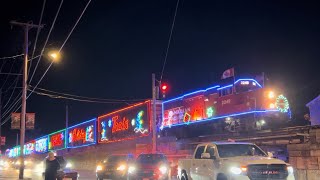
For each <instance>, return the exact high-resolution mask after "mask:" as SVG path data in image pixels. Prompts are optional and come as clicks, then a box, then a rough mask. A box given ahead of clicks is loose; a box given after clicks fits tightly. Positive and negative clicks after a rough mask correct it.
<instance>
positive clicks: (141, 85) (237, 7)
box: [0, 0, 320, 145]
mask: <svg viewBox="0 0 320 180" xmlns="http://www.w3.org/2000/svg"><path fill="white" fill-rule="evenodd" d="M59 2H60V1H58V0H47V5H46V9H45V12H44V17H43V23H44V24H45V27H44V29H43V30H42V31H41V34H40V36H39V41H38V46H37V50H36V54H39V53H40V51H41V49H42V47H43V44H44V41H45V38H46V36H47V34H48V31H49V29H50V26H51V24H52V21H53V18H54V15H55V13H56V11H57V8H58V5H59ZM86 2H87V1H86V0H79V1H72V0H65V2H64V4H63V5H62V9H61V13H60V15H59V17H58V19H57V22H56V25H55V27H54V29H53V32H52V34H51V37H50V39H49V43H48V48H54V47H60V46H61V44H62V42H63V40H64V39H65V38H66V36H67V34H68V32H69V31H70V30H71V28H72V26H73V24H74V23H75V21H76V20H77V18H78V17H79V15H80V13H81V11H82V10H83V8H84V6H85V5H86ZM42 3H43V1H42V0H29V1H21V0H20V1H19V0H10V1H7V2H6V4H4V3H2V4H1V7H0V36H1V38H0V40H1V41H0V46H1V48H0V57H3V56H10V55H15V54H21V53H22V50H23V49H22V44H23V31H22V30H21V29H20V28H18V27H13V28H12V29H11V27H10V25H9V21H10V20H17V21H22V22H27V21H33V22H34V23H38V21H39V17H40V12H41V7H42ZM175 5H176V1H174V0H152V1H150V0H138V1H133V0H92V2H91V4H90V6H89V7H88V9H87V11H86V13H85V15H84V16H83V18H82V20H81V21H80V23H79V24H78V26H77V27H76V29H75V31H74V32H73V34H72V36H71V37H70V39H69V41H68V42H67V44H66V46H65V47H64V48H63V58H62V60H61V62H60V63H59V64H55V65H54V66H53V67H52V68H51V69H50V70H49V72H48V74H47V76H45V78H44V80H43V81H42V82H41V84H40V85H39V87H42V88H46V89H50V90H54V91H59V92H65V93H70V94H77V95H82V96H90V97H98V98H115V99H145V98H149V97H151V73H152V72H155V73H157V76H158V77H159V76H160V73H161V69H162V64H163V60H164V55H165V50H166V46H167V42H168V37H169V32H170V26H171V23H172V20H173V15H174V10H175ZM319 19H320V11H319V9H318V6H317V4H316V3H312V2H311V1H310V2H305V1H292V0H290V1H289V0H288V1H278V0H274V1H272V0H265V1H263V0H261V1H238V0H233V1H226V0H223V1H222V0H220V1H214V0H196V1H195V0H180V4H179V8H178V13H177V17H176V24H175V27H174V31H173V38H172V41H171V47H170V51H169V55H168V61H167V66H166V68H165V73H164V80H165V81H167V82H168V83H169V84H170V87H171V90H170V92H169V94H168V96H169V97H172V96H176V95H178V94H181V93H184V92H188V91H192V90H194V89H199V88H204V87H208V86H210V85H212V84H214V83H215V82H217V81H218V80H219V78H220V76H221V74H222V72H223V71H224V70H225V69H228V68H230V67H235V70H236V74H237V75H238V76H240V75H242V74H253V75H254V74H258V73H261V72H265V73H266V75H267V77H268V78H269V80H270V81H269V82H270V84H271V85H274V86H276V87H280V88H282V89H283V90H284V92H285V94H286V95H287V96H288V97H289V101H290V102H291V106H292V109H293V111H294V113H295V115H296V116H295V117H297V118H300V117H302V115H303V113H305V112H306V111H307V109H306V108H305V104H306V103H307V102H309V101H310V100H311V99H312V98H314V97H316V96H317V95H318V94H319V92H320V78H319V77H320V71H319V67H320V66H319V65H320V63H319V57H320V43H319V42H320V35H319V32H320V25H319V24H320V23H319ZM35 32H36V30H35V29H33V30H31V31H30V37H29V38H30V49H31V50H32V45H33V43H34V39H35ZM21 62H22V61H21V59H19V58H18V59H16V60H1V62H0V63H1V66H2V64H4V65H3V68H2V69H1V72H15V73H17V72H19V70H20V67H21ZM34 63H35V62H33V66H32V70H33V68H34ZM48 63H49V62H48V60H47V59H45V58H42V60H41V62H40V65H39V68H38V69H37V71H36V76H35V78H34V80H33V81H32V82H31V85H35V84H36V82H37V81H38V80H39V78H40V76H41V75H42V74H43V73H44V71H45V69H46V68H47V66H48ZM11 67H12V68H11ZM5 79H6V76H5V75H1V76H0V82H1V83H0V85H1V86H2V85H3V84H4V86H3V91H6V92H5V94H3V103H6V102H7V101H8V99H9V97H10V95H11V93H12V90H10V89H9V90H7V89H6V88H8V87H9V86H10V85H11V82H12V81H13V80H14V79H15V77H14V76H11V77H9V78H8V80H7V82H6V83H4V82H5ZM20 84H21V82H20V81H19V85H18V87H21V86H20ZM19 92H20V89H15V91H14V95H13V97H16V96H17V95H18V93H19ZM68 103H69V105H70V124H76V123H77V122H81V121H84V120H87V119H90V118H92V117H96V116H98V115H101V114H103V113H106V112H109V111H111V110H112V109H115V108H118V107H121V106H125V104H96V103H83V102H68ZM9 104H11V102H10V103H9ZM65 104H66V102H65V101H64V100H57V99H50V98H48V97H44V96H39V95H32V96H31V97H30V98H29V99H28V105H27V111H28V112H36V128H37V130H35V131H29V132H28V134H27V135H28V136H30V137H32V136H35V137H38V136H40V135H44V134H46V133H49V132H52V131H55V130H59V129H62V128H63V127H64V125H65ZM5 110H6V108H5V109H4V111H5ZM3 131H4V132H3V133H4V135H5V136H6V137H7V141H8V145H12V144H13V143H15V134H16V133H17V131H13V130H10V123H6V125H4V126H3Z"/></svg>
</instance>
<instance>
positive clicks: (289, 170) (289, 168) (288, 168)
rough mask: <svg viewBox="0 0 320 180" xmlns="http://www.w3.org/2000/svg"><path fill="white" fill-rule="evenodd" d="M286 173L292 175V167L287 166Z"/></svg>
mask: <svg viewBox="0 0 320 180" xmlns="http://www.w3.org/2000/svg"><path fill="white" fill-rule="evenodd" d="M287 171H288V173H289V174H293V167H292V166H287Z"/></svg>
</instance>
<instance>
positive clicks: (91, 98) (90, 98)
mask: <svg viewBox="0 0 320 180" xmlns="http://www.w3.org/2000/svg"><path fill="white" fill-rule="evenodd" d="M30 87H32V86H30ZM37 90H40V91H45V92H49V93H55V94H58V95H62V96H71V97H75V98H83V99H89V100H98V101H113V102H128V101H145V100H147V99H104V98H94V97H86V96H79V95H74V94H67V93H61V92H56V91H52V90H47V89H43V88H37ZM38 92H39V91H38Z"/></svg>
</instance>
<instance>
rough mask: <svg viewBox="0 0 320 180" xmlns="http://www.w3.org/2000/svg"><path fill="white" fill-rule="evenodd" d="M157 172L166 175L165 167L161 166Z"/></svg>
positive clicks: (166, 169)
mask: <svg viewBox="0 0 320 180" xmlns="http://www.w3.org/2000/svg"><path fill="white" fill-rule="evenodd" d="M159 170H160V172H161V173H162V174H166V173H167V171H168V168H167V167H166V166H161V167H160V168H159Z"/></svg>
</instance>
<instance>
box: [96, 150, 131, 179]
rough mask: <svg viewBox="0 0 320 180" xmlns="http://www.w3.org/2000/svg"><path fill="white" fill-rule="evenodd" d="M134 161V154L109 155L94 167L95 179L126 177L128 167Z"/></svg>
mask: <svg viewBox="0 0 320 180" xmlns="http://www.w3.org/2000/svg"><path fill="white" fill-rule="evenodd" d="M133 163H134V156H133V155H131V154H128V155H120V154H118V155H110V156H108V157H107V158H106V159H105V160H103V161H102V162H100V163H99V164H98V165H97V168H96V176H97V180H103V179H128V173H129V167H131V166H132V164H133Z"/></svg>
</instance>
